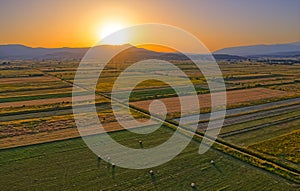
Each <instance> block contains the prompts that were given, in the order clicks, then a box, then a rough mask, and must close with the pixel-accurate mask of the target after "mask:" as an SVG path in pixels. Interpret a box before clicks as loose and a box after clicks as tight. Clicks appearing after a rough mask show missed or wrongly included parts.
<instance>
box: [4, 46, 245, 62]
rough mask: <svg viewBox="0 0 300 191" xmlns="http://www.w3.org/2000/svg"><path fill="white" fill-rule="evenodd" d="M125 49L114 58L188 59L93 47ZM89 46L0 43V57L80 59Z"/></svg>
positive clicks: (133, 49) (131, 48) (222, 56)
mask: <svg viewBox="0 0 300 191" xmlns="http://www.w3.org/2000/svg"><path fill="white" fill-rule="evenodd" d="M119 49H120V50H121V49H127V50H125V51H124V52H123V53H121V54H119V55H118V56H117V57H116V58H114V59H115V60H117V59H120V60H141V59H162V60H188V59H189V58H188V57H187V56H186V55H184V54H181V53H177V52H173V53H170V52H168V53H166V52H155V51H151V50H147V49H144V48H137V47H135V46H132V45H130V44H125V45H100V46H96V47H93V49H92V51H94V53H95V55H96V54H97V52H99V51H101V52H102V53H111V52H115V50H119ZM88 50H89V48H32V47H28V46H24V45H20V44H9V45H0V59H11V60H16V59H20V60H22V59H23V60H26V59H81V58H82V57H83V56H84V55H85V53H86V52H87V51H88ZM189 56H191V57H192V58H193V59H205V60H207V59H211V56H208V55H199V54H190V55H189ZM213 56H214V57H215V59H217V60H222V59H230V60H232V59H245V58H244V57H240V56H234V55H227V54H215V55H213Z"/></svg>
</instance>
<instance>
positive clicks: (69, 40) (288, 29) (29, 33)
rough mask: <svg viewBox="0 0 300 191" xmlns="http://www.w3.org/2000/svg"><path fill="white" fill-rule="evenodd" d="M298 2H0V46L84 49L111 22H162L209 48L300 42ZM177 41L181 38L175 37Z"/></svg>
mask: <svg viewBox="0 0 300 191" xmlns="http://www.w3.org/2000/svg"><path fill="white" fill-rule="evenodd" d="M299 7H300V1H292V0H287V1H279V0H272V1H271V0H252V1H238V0H227V1H222V0H211V1H209V0H202V1H198V0H190V1H180V0H165V1H159V0H153V1H145V0H141V1H134V0H123V1H115V0H111V1H104V0H91V1H84V0H72V1H71V0H39V1H35V0H15V1H11V0H2V1H1V3H0V26H1V30H0V37H1V38H0V44H11V43H17V44H24V45H28V46H33V47H87V46H92V45H94V44H95V43H96V42H97V41H98V40H99V39H100V37H101V33H102V32H103V28H105V27H106V26H108V25H109V24H110V23H117V24H120V25H122V26H124V27H126V26H130V25H135V24H141V23H149V22H151V23H163V24H168V25H174V26H177V27H180V28H182V29H184V30H186V31H189V32H190V33H192V34H194V35H195V36H197V38H199V39H200V40H201V41H202V42H203V43H204V44H205V45H206V46H207V47H208V48H209V49H210V50H211V51H214V50H217V49H220V48H223V47H228V46H237V45H248V44H261V43H285V42H295V41H300V35H299V34H300V25H299V24H298V21H299V20H300V12H299V11H298V8H299ZM176 40H179V39H176Z"/></svg>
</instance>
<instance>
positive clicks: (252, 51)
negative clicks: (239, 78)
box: [214, 42, 300, 57]
mask: <svg viewBox="0 0 300 191" xmlns="http://www.w3.org/2000/svg"><path fill="white" fill-rule="evenodd" d="M214 54H230V55H237V56H243V57H268V56H269V57H280V56H282V57H285V56H298V57H300V42H294V43H287V44H259V45H251V46H237V47H229V48H223V49H221V50H217V51H215V52H214Z"/></svg>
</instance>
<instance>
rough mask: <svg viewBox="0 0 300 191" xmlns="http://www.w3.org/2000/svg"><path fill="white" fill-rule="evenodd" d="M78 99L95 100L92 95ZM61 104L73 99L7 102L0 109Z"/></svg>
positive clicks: (1, 104) (0, 105) (0, 104)
mask: <svg viewBox="0 0 300 191" xmlns="http://www.w3.org/2000/svg"><path fill="white" fill-rule="evenodd" d="M77 98H78V99H81V100H82V101H87V100H93V97H92V96H90V95H85V96H77ZM100 98H101V97H100V96H97V99H100ZM61 102H72V97H64V98H49V99H38V100H29V101H17V102H6V103H0V108H7V107H22V106H36V105H44V104H54V103H61Z"/></svg>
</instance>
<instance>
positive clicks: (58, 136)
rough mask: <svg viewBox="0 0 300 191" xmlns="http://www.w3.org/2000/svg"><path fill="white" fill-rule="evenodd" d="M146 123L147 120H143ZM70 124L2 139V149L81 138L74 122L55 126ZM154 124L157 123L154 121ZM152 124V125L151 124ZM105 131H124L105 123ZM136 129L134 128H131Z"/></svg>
mask: <svg viewBox="0 0 300 191" xmlns="http://www.w3.org/2000/svg"><path fill="white" fill-rule="evenodd" d="M142 121H145V120H142ZM66 123H67V124H68V125H69V126H70V125H71V126H72V127H71V128H60V129H56V130H54V129H52V130H51V131H41V132H39V133H31V134H22V135H19V136H12V137H5V138H1V139H0V148H2V149H3V148H11V147H18V146H25V145H32V144H39V143H45V142H52V141H57V140H65V139H70V138H75V137H80V135H79V132H78V130H77V128H76V126H75V123H74V120H68V121H65V122H64V121H58V123H56V124H53V125H64V124H66ZM151 123H152V124H154V123H155V122H154V121H152V122H151ZM149 124H150V123H149ZM104 126H105V130H106V132H113V131H118V130H122V129H123V127H121V126H120V124H119V123H118V122H110V123H105V124H104ZM131 127H132V128H134V126H131ZM91 131H95V128H94V129H92V128H89V129H87V132H91Z"/></svg>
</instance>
